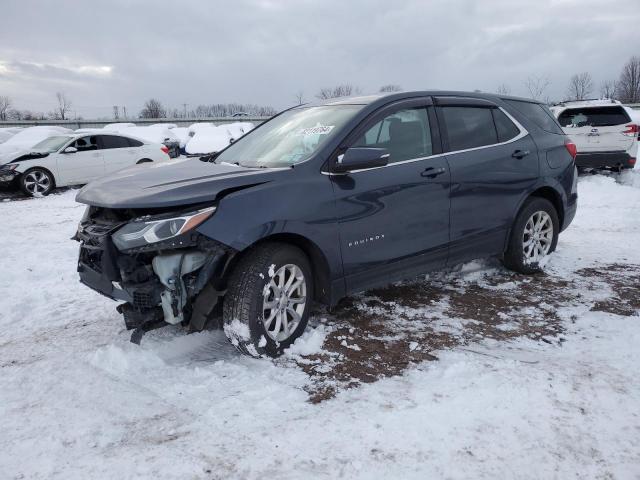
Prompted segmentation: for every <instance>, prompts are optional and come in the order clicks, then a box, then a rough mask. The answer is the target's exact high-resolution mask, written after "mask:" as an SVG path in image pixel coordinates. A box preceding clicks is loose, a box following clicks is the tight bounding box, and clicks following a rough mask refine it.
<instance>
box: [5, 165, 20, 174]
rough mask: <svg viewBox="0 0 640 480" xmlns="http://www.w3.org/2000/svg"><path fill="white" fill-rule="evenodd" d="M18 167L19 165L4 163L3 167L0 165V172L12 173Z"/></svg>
mask: <svg viewBox="0 0 640 480" xmlns="http://www.w3.org/2000/svg"><path fill="white" fill-rule="evenodd" d="M19 166H20V164H19V163H5V164H4V165H0V170H2V171H5V172H6V171H9V172H13V171H14V170H15V169H16V168H18V167H19Z"/></svg>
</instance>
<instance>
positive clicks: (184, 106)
mask: <svg viewBox="0 0 640 480" xmlns="http://www.w3.org/2000/svg"><path fill="white" fill-rule="evenodd" d="M182 107H183V108H184V109H183V113H182V118H187V104H186V103H183V104H182Z"/></svg>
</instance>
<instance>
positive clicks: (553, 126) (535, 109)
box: [504, 99, 564, 135]
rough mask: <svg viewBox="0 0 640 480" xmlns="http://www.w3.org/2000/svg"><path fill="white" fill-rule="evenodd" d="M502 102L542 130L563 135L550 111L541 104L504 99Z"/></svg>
mask: <svg viewBox="0 0 640 480" xmlns="http://www.w3.org/2000/svg"><path fill="white" fill-rule="evenodd" d="M504 102H505V103H506V104H507V105H509V106H511V107H513V108H515V109H516V110H517V111H518V112H520V113H521V114H522V115H524V116H525V117H527V118H528V119H529V120H531V121H532V122H533V123H535V124H536V125H537V126H538V127H540V128H541V129H542V130H544V131H546V132H550V133H558V134H561V135H563V134H564V132H563V131H562V128H560V124H558V121H557V120H556V119H555V117H554V116H553V114H552V113H551V110H549V108H548V107H547V106H546V105H542V104H541V103H533V102H524V101H522V100H510V99H504Z"/></svg>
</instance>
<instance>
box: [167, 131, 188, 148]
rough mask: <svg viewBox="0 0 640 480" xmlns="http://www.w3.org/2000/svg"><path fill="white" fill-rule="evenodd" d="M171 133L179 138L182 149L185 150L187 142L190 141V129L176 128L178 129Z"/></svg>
mask: <svg viewBox="0 0 640 480" xmlns="http://www.w3.org/2000/svg"><path fill="white" fill-rule="evenodd" d="M171 132H172V133H173V134H174V135H175V136H176V137H178V140H179V141H180V148H184V147H185V145H186V144H187V141H188V140H189V138H191V137H189V128H188V127H176V128H172V129H171Z"/></svg>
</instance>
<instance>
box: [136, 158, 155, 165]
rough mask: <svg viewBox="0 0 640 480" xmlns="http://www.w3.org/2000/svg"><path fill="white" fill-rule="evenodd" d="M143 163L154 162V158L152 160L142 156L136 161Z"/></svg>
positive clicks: (138, 163)
mask: <svg viewBox="0 0 640 480" xmlns="http://www.w3.org/2000/svg"><path fill="white" fill-rule="evenodd" d="M141 163H153V160H151V159H150V158H146V157H145V158H141V159H140V160H138V161H137V162H136V165H140V164H141Z"/></svg>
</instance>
